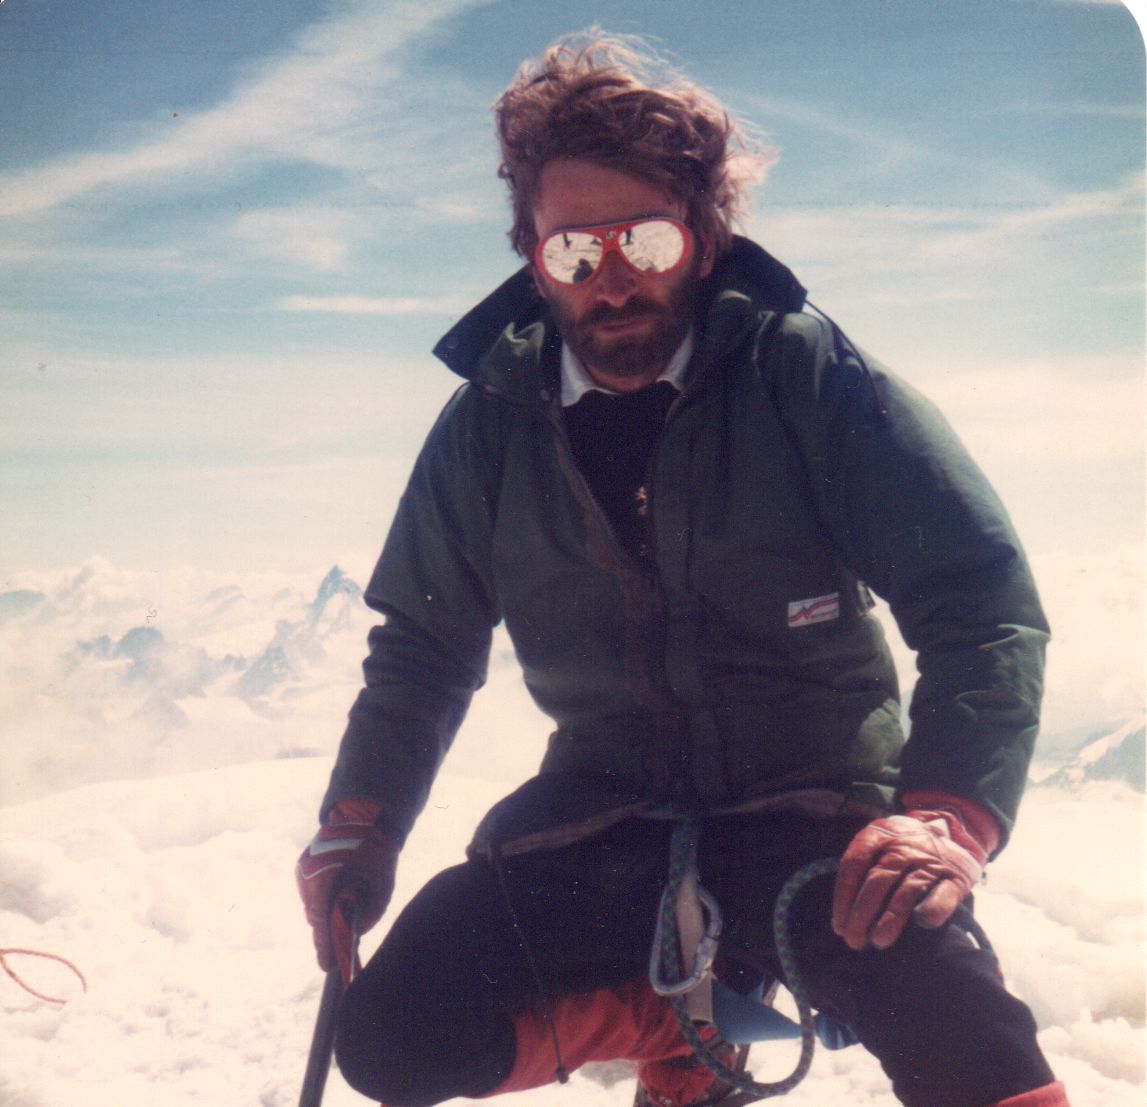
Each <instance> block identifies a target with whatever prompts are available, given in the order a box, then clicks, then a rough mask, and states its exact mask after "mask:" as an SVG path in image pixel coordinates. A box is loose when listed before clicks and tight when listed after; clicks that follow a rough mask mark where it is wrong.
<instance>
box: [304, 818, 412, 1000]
mask: <svg viewBox="0 0 1147 1107" xmlns="http://www.w3.org/2000/svg"><path fill="white" fill-rule="evenodd" d="M379 810H380V808H379V805H378V804H377V803H376V802H375V801H374V800H371V799H342V800H339V801H338V803H336V804H335V805H334V807H332V808H331V810H330V811H329V812H328V813H327V817H326V820H325V822H324V823H323V826H322V828H321V829H320V830H319V832H318V834H316V835H315V836H314V838H312V839H311V844H310V845H309V846H307V848H306V849H305V850H303V853H302V855H301V856H300V857H299V863H298V864H297V865H296V866H295V880H296V881H297V882H298V885H299V895H300V896H302V897H303V907H304V908H305V910H306V915H307V922H309V923H310V924H311V928H312V930H313V931H314V939H315V951H316V953H318V956H319V966H320V967H321V968H322V969H323V970H324V971H329V970H330V969H331V968H332V967H333V966H334V965H336V964H337V965H338V967H339V971H340V972H341V973H342V978H343V983H344V984H347V983H349V982H350V978H351V976H352V975H353V971H352V970H353V969H354V968H355V966H352V964H351V946H352V944H353V943H352V941H351V927H350V921H349V914H350V911H351V909H352V908H353V909H354V911H355V922H356V927H357V930H358V932H359V933H363V932H365V931H367V930H369V929H370V928H371V927H372V926H374V924H375V923H376V922H378V920H379V919H381V918H382V915H383V912H384V911H385V910H386V906H387V904H388V903H389V902H390V897H391V894H392V893H393V892H394V874H395V870H396V869H397V867H398V851H399V850H400V849H401V848H402V847H401V846H400V844H399V842H398V839H396V838H395V837H394V836H393V835H392V834H388V833H387V832H386V831H385V830H380V829H379V828H378V827H376V826H375V825H374V823H375V820H376V819H377V818H378V813H379ZM336 907H337V908H338V910H336Z"/></svg>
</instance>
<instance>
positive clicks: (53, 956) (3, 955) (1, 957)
mask: <svg viewBox="0 0 1147 1107" xmlns="http://www.w3.org/2000/svg"><path fill="white" fill-rule="evenodd" d="M16 954H19V955H21V956H24V957H42V958H43V959H44V960H46V961H55V962H57V963H58V964H60V965H63V966H64V967H65V968H67V969H70V970H71V971H72V972H73V973H74V974H75V975H76V978H77V979H78V980H79V982H80V986H81V987H82V988H83V990H84V991H85V992H86V991H87V990H88V982H87V980H86V979H85V978H84V974H83V973H82V972H80V970H79V969H77V968H76V966H75V965H73V964H72V962H71V961H69V960H68V959H67V958H66V957H61V956H60V955H59V954H58V953H44V952H43V951H42V950H38V949H0V968H2V969H3V970H4V971H5V972H6V973H7V974H8V975H9V976H10V977H11V978H12V979H13V980H14V981H16V983H17V984H19V985H20V987H21V988H23V989H24V991H26V992H30V993H31V994H32V995H34V996H35V997H36V998H37V999H42V1000H44V1001H45V1002H47V1003H67V1002H68V1001H67V1000H66V999H61V998H60V997H58V996H48V995H45V994H44V993H43V992H39V991H37V990H36V989H35V988H33V987H32V986H31V985H30V984H29V983H28V982H27V981H26V980H25V979H24V978H23V977H22V976H21V975H20V974H19V973H18V972H16V970H15V969H14V968H12V966H11V965H9V964H8V958H9V957H11V956H14V955H16Z"/></svg>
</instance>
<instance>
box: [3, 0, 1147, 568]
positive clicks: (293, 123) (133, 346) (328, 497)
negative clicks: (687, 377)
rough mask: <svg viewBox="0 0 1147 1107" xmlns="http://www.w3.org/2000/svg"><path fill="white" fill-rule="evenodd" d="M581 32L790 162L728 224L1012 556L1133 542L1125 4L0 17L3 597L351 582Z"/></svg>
mask: <svg viewBox="0 0 1147 1107" xmlns="http://www.w3.org/2000/svg"><path fill="white" fill-rule="evenodd" d="M595 21H596V22H600V23H601V24H602V25H603V26H605V27H607V28H608V29H610V30H616V31H621V32H638V33H642V34H645V35H647V36H649V37H650V38H652V39H653V40H655V41H656V42H657V44H658V45H659V46H660V47H661V48H662V49H664V50H666V51H668V52H670V53H672V54H673V55H675V57H676V58H677V60H678V61H679V63H680V65H681V67H682V68H684V69H685V70H686V71H687V72H688V73H689V74H691V75H692V76H693V77H695V78H696V79H697V80H699V81H700V82H701V83H703V84H705V85H707V86H708V87H710V88H711V89H712V90H713V91H715V92H716V93H717V94H718V95H719V96H720V97H722V98H723V99H724V100H725V101H726V102H727V103H728V104H729V105H730V106H731V107H732V108H733V109H734V110H736V111H737V112H739V113H740V114H742V115H743V116H745V117H746V118H748V119H749V120H751V121H752V122H753V123H754V124H755V125H756V126H757V128H759V130H760V131H761V132H762V134H763V135H765V136H767V139H768V141H769V142H770V143H772V144H773V145H774V146H775V147H776V148H777V149H778V151H779V160H778V161H777V163H776V165H775V166H774V168H773V169H772V171H771V173H770V175H769V177H768V179H767V180H766V182H765V183H764V185H763V186H762V187H761V188H760V189H759V190H758V193H757V196H756V204H755V209H754V214H753V216H752V218H751V219H750V220H749V222H748V223H747V225H746V228H745V229H746V230H747V231H748V232H749V233H751V234H752V236H753V237H755V238H757V239H758V240H759V241H761V242H762V244H764V245H765V246H766V247H767V248H768V249H769V250H770V251H772V252H773V253H774V254H777V255H778V256H779V257H781V258H782V259H783V260H785V261H786V262H787V263H788V264H790V265H791V266H792V267H793V268H794V269H795V270H796V272H797V273H798V275H799V276H800V278H801V279H802V281H803V282H804V283H805V284H806V285H808V286H809V288H810V290H811V298H812V300H813V301H814V302H815V303H816V304H817V305H818V306H819V307H821V308H823V309H824V310H825V311H827V312H828V313H829V314H830V315H832V316H833V317H834V318H835V319H836V320H837V321H838V322H839V323H841V324H842V325H843V326H844V327H845V328H846V330H848V331H849V333H850V334H851V335H852V336H853V337H854V338H855V339H856V340H857V341H858V342H860V343H861V344H862V345H864V346H865V347H866V348H867V349H868V350H869V351H871V352H872V353H874V354H875V355H877V356H878V357H879V358H880V359H881V360H883V361H885V362H886V363H888V364H890V365H891V366H892V367H893V368H894V369H896V370H897V371H899V372H901V373H902V374H903V375H905V376H907V377H909V379H911V380H913V381H914V382H915V383H917V384H918V385H919V386H920V387H921V388H923V389H924V390H925V391H926V392H928V393H930V394H931V395H933V396H934V397H935V398H936V399H937V400H938V401H939V402H940V403H941V404H942V405H943V406H944V407H945V409H946V410H947V411H948V412H949V415H950V417H951V418H952V419H953V421H954V422H955V423H956V426H957V428H958V429H959V430H960V432H961V433H962V434H963V435H964V437H965V438H966V440H967V441H968V442H969V444H970V445H971V447H972V448H973V451H974V452H975V453H976V454H977V456H978V457H979V458H980V460H981V462H982V463H983V464H984V465H985V467H986V468H987V470H988V472H989V475H990V476H991V477H992V479H993V480H994V481H995V483H996V484H997V486H998V487H999V488H1000V491H1001V493H1002V494H1003V496H1004V498H1005V500H1006V502H1007V503H1008V505H1009V508H1010V509H1011V511H1012V513H1013V515H1014V516H1015V518H1016V520H1017V523H1018V524H1019V525H1020V528H1021V532H1022V533H1023V534H1024V537H1025V540H1026V541H1027V543H1028V546H1029V548H1030V549H1031V550H1032V552H1033V553H1035V554H1037V555H1046V556H1051V555H1053V554H1062V553H1064V552H1065V551H1068V552H1071V553H1072V554H1073V555H1075V556H1078V557H1079V558H1086V557H1088V556H1090V555H1091V554H1092V553H1098V552H1099V551H1105V550H1109V549H1110V548H1112V547H1113V546H1128V547H1131V548H1135V547H1136V546H1137V545H1138V544H1140V543H1141V542H1142V530H1143V479H1142V446H1143V443H1142V438H1143V346H1144V280H1143V274H1144V250H1143V202H1144V198H1143V171H1144V64H1143V57H1144V55H1143V46H1142V38H1141V36H1140V34H1139V31H1138V29H1137V26H1136V23H1135V19H1134V17H1133V16H1132V15H1131V14H1130V12H1129V11H1128V10H1127V8H1126V7H1124V6H1123V5H1122V4H1118V3H1105V2H1101V0H1096V2H1083V0H959V2H953V3H925V2H921V0H847V2H845V0H833V2H828V0H767V2H764V0H762V2H760V3H748V2H745V0H687V2H678V0H645V2H637V0H613V2H611V3H608V4H606V3H597V2H584V0H561V2H560V3H559V2H550V0H541V2H539V0H493V2H474V0H418V2H415V3H408V2H400V0H369V2H365V0H364V2H359V3H354V2H349V0H348V2H338V3H329V2H328V3H316V4H310V5H283V4H278V3H264V2H249V3H245V4H235V3H233V2H229V3H222V2H218V0H198V2H197V3H195V4H188V3H186V2H175V0H149V2H147V3H144V2H140V0H136V2H127V0H106V2H104V3H101V4H65V3H60V2H54V0H6V2H4V0H0V289H2V295H0V336H2V337H0V578H2V577H3V575H4V574H8V573H11V572H13V571H15V570H20V569H28V568H50V567H56V566H66V565H72V564H77V563H79V562H81V561H83V560H84V559H85V558H87V557H90V556H93V555H99V556H103V557H106V558H108V559H109V560H111V561H113V562H114V563H116V564H120V565H125V566H131V567H134V568H142V569H147V568H155V569H157V570H158V569H161V568H165V567H170V566H172V565H178V564H184V563H186V564H193V565H202V566H210V567H212V568H226V567H227V566H230V565H235V566H242V567H244V568H248V567H251V566H253V565H268V566H272V567H299V566H308V565H312V564H313V565H314V566H315V568H316V571H317V572H322V571H323V570H324V569H325V568H326V567H327V566H328V565H329V564H330V563H331V561H333V560H335V559H339V560H342V561H343V562H344V563H349V565H350V567H351V568H352V570H355V571H357V572H360V573H361V572H364V571H365V570H366V569H368V568H369V562H370V559H372V558H373V556H374V554H375V553H376V551H377V547H378V545H379V543H380V542H381V538H382V536H383V534H384V531H385V527H386V525H387V522H388V520H389V516H390V513H391V510H392V508H393V504H394V500H395V497H396V496H397V494H398V491H399V489H400V487H401V483H402V479H403V477H404V475H405V473H406V471H407V470H408V468H409V465H410V462H411V459H412V455H413V452H414V451H415V450H416V449H417V446H418V444H419V443H420V441H421V439H422V437H423V436H424V434H425V431H426V429H427V428H428V426H429V423H430V421H431V420H432V419H433V416H434V414H435V412H436V411H437V409H438V407H439V406H440V405H441V403H442V402H443V401H444V400H445V398H446V397H447V396H448V395H449V393H450V391H451V390H452V389H453V387H454V384H455V382H454V380H453V379H452V378H451V376H450V374H449V373H448V372H447V371H446V370H445V369H444V368H442V367H441V366H439V365H438V364H437V363H436V362H434V361H433V359H432V358H431V357H430V355H429V349H430V347H431V346H432V345H433V342H434V340H435V339H436V338H437V336H438V335H439V334H440V333H441V332H442V331H443V330H445V329H446V328H447V327H448V326H449V325H450V323H451V322H452V321H453V320H454V319H456V318H457V316H458V315H459V313H460V312H462V311H463V310H465V308H466V307H467V306H468V305H469V304H471V303H472V302H474V301H475V300H476V299H477V298H479V297H480V296H481V295H482V294H483V293H484V292H485V291H486V290H487V289H489V288H490V287H492V286H493V285H494V284H495V283H497V282H498V281H500V280H501V279H502V278H503V277H505V276H506V275H508V274H509V273H510V272H511V271H512V270H513V268H515V266H516V264H517V263H516V261H515V259H514V257H513V256H512V255H511V253H510V251H509V249H508V246H507V245H506V239H505V229H506V224H507V207H506V202H505V198H504V195H503V191H502V186H501V184H500V183H499V182H498V180H497V179H496V176H495V165H496V159H495V148H494V142H493V137H492V128H491V120H490V115H489V106H490V104H491V102H492V101H493V100H494V98H495V97H496V96H497V95H498V93H499V92H500V91H501V89H502V88H503V87H504V86H505V85H506V83H507V82H508V81H509V79H510V78H511V76H512V75H513V72H514V70H515V68H516V66H517V64H518V63H519V62H520V61H521V60H522V59H523V58H525V57H526V56H528V55H530V54H532V53H535V52H536V51H537V50H539V49H541V48H542V47H544V46H545V45H546V44H548V43H549V42H551V41H552V40H553V39H554V38H556V37H557V36H559V35H560V34H562V33H564V32H567V31H571V30H576V29H579V28H582V27H585V26H586V25H588V24H590V23H593V22H595ZM1136 587H1137V585H1136Z"/></svg>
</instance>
